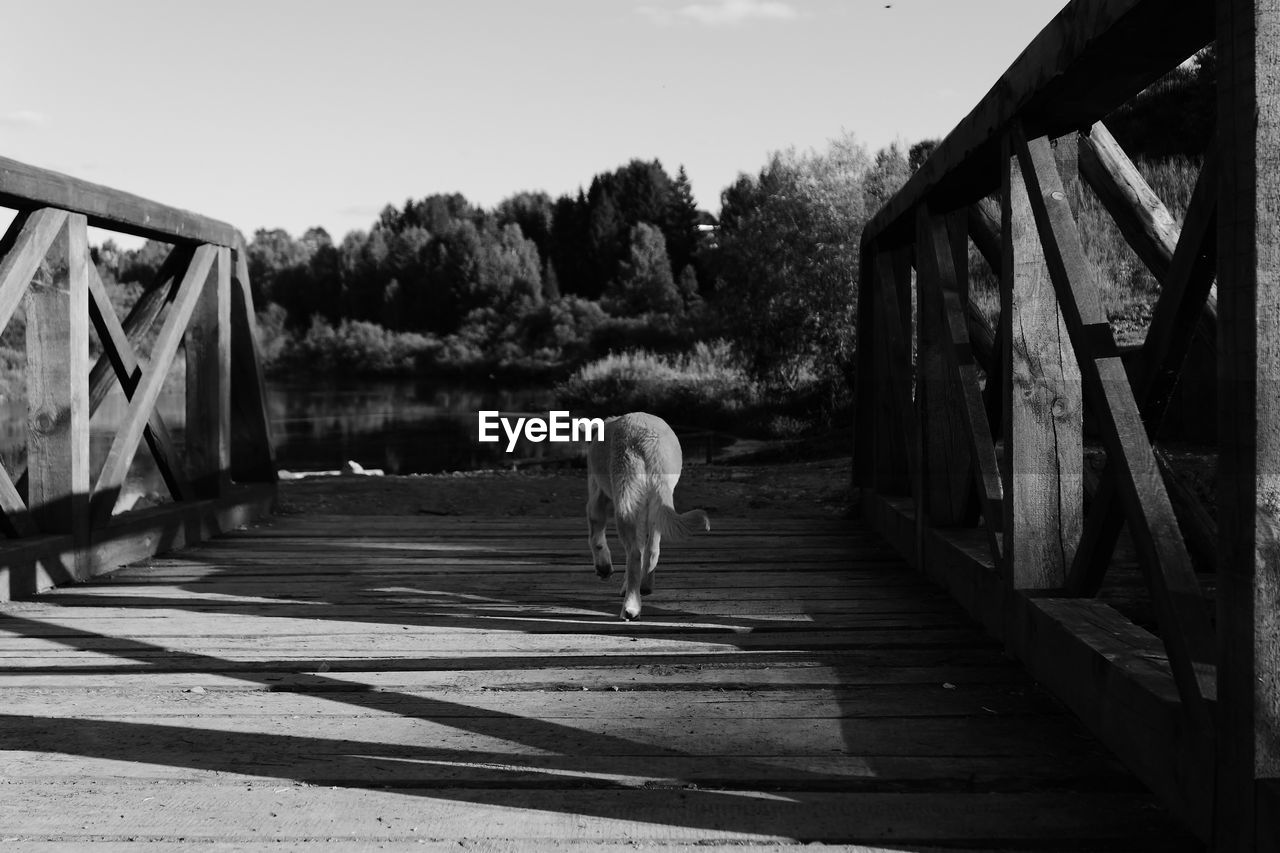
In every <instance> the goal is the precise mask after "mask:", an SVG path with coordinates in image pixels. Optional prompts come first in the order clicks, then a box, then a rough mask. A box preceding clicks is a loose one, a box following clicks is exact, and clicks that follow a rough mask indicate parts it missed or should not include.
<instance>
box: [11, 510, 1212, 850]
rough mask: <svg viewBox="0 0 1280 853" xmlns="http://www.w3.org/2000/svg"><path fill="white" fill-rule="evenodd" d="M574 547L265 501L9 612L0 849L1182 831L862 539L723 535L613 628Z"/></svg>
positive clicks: (1118, 841) (824, 525) (455, 521)
mask: <svg viewBox="0 0 1280 853" xmlns="http://www.w3.org/2000/svg"><path fill="white" fill-rule="evenodd" d="M585 538H586V537H585V524H584V522H583V521H582V520H581V519H565V520H546V519H509V518H503V519H498V518H429V519H424V518H415V517H396V518H378V517H372V518H356V519H350V518H341V517H318V516H301V517H292V518H279V519H275V520H274V521H273V522H271V523H270V524H268V525H264V526H261V527H258V528H254V529H250V530H245V531H241V532H238V533H236V534H234V535H232V536H229V537H226V538H224V539H221V540H218V541H214V542H211V543H207V544H205V545H203V546H201V547H199V548H197V549H194V550H191V551H187V552H184V553H182V554H180V555H174V556H169V557H165V558H156V559H153V560H150V561H148V562H147V563H146V564H144V565H138V566H134V567H131V568H128V569H124V570H121V571H119V572H117V573H116V574H115V575H113V576H111V577H108V578H104V579H101V580H99V581H98V582H95V583H91V584H85V585H81V586H77V587H73V588H67V589H63V590H59V591H56V592H53V593H49V594H47V595H45V596H42V597H41V598H40V599H39V600H38V601H36V602H26V603H10V604H5V605H3V609H2V610H0V708H3V714H0V732H3V740H4V746H5V749H6V751H5V752H3V753H2V754H0V756H2V761H0V772H2V776H3V782H4V787H3V795H4V799H5V804H6V809H5V810H4V812H3V816H0V837H3V838H4V839H5V840H7V841H10V842H16V841H27V842H30V843H31V845H32V846H33V847H46V848H47V849H59V850H67V849H73V848H74V847H75V846H77V845H79V844H81V843H84V842H89V841H99V842H101V841H115V842H117V843H118V844H120V845H121V846H125V847H128V848H129V849H135V848H137V847H139V846H141V845H143V844H144V843H145V842H155V843H156V844H157V845H162V844H163V845H172V844H173V843H175V842H180V841H184V840H185V841H187V842H196V841H199V842H202V843H208V842H223V843H226V844H229V845H236V849H249V848H248V847H246V845H248V846H249V847H252V845H262V846H263V847H264V848H265V847H266V846H268V845H271V844H279V843H280V842H285V843H287V844H289V845H292V846H293V847H294V848H303V849H306V848H309V847H312V846H315V847H320V846H330V845H331V846H333V847H334V849H350V848H351V847H353V846H356V845H365V844H368V845H374V844H377V843H385V844H387V845H390V846H396V845H398V844H414V847H415V849H421V848H420V847H418V846H417V844H416V843H415V842H417V843H426V844H428V845H430V844H436V843H438V844H439V845H440V846H441V847H444V846H451V845H454V844H456V843H457V842H458V841H459V840H469V841H471V842H475V843H477V844H481V845H499V846H505V847H507V848H509V849H537V848H539V847H547V848H556V849H560V848H562V847H563V846H566V845H569V844H574V845H578V844H583V845H592V846H593V847H598V848H599V849H611V848H614V847H617V848H621V847H624V846H628V845H634V844H638V845H640V846H647V845H654V844H672V845H684V844H695V843H702V844H713V845H714V844H723V845H726V846H729V845H733V849H735V850H736V849H743V848H741V847H739V846H736V845H741V844H744V843H758V844H765V845H787V844H792V843H797V842H823V843H830V844H867V845H877V846H883V847H888V848H892V849H901V850H920V849H934V848H942V849H947V848H952V847H956V848H965V849H972V848H999V849H1008V848H1010V847H1013V848H1019V849H1037V850H1041V849H1049V850H1059V849H1071V850H1079V849H1088V850H1110V849H1123V850H1160V851H1165V850H1173V849H1197V848H1196V845H1195V843H1194V842H1193V841H1192V840H1191V838H1190V837H1189V836H1187V835H1185V834H1184V833H1182V832H1181V830H1179V829H1178V828H1177V827H1176V824H1175V823H1174V822H1173V821H1172V820H1171V819H1170V818H1169V817H1168V816H1167V815H1166V814H1165V813H1164V812H1162V811H1161V810H1160V809H1159V808H1158V806H1157V805H1156V804H1155V801H1154V800H1153V798H1152V797H1151V796H1149V795H1148V794H1147V793H1146V792H1145V791H1144V790H1143V789H1142V788H1141V787H1140V786H1139V785H1138V784H1137V783H1136V782H1135V781H1134V780H1133V779H1132V777H1130V776H1129V775H1128V774H1127V773H1126V772H1125V771H1124V769H1123V768H1122V767H1120V766H1119V765H1118V764H1117V763H1116V762H1115V761H1114V760H1113V759H1112V758H1110V757H1109V756H1108V755H1107V754H1106V753H1105V752H1104V751H1103V750H1102V749H1101V748H1100V747H1099V746H1098V745H1097V744H1096V743H1095V742H1094V741H1093V740H1092V739H1091V738H1090V737H1089V736H1088V735H1087V734H1086V733H1085V732H1084V731H1083V729H1082V728H1081V727H1080V726H1078V725H1077V724H1076V722H1075V721H1074V719H1073V718H1071V717H1070V716H1068V715H1067V714H1065V713H1064V712H1063V711H1062V710H1061V709H1060V708H1059V707H1058V706H1057V705H1056V704H1055V703H1054V702H1053V701H1052V700H1051V699H1050V698H1048V697H1047V696H1046V695H1045V694H1044V693H1042V692H1041V691H1040V690H1038V689H1037V688H1036V687H1035V686H1034V685H1033V684H1032V683H1031V682H1030V681H1029V680H1028V679H1027V678H1026V677H1025V676H1024V675H1023V674H1022V673H1021V671H1020V670H1019V669H1018V668H1017V667H1016V666H1015V665H1014V664H1012V663H1010V662H1008V661H1007V660H1005V659H1004V658H1003V656H1002V654H1001V650H1000V649H999V648H998V647H996V646H995V645H994V644H993V643H992V642H991V641H989V640H988V639H987V638H986V637H985V636H984V635H983V634H982V632H981V631H980V630H979V629H978V628H977V627H975V626H974V625H972V624H971V623H969V622H968V620H967V619H966V617H965V616H964V615H963V613H962V612H961V610H960V609H959V607H958V606H957V605H955V604H953V603H952V602H951V601H950V600H949V599H948V598H946V597H945V595H944V594H943V593H942V592H941V591H939V590H936V589H935V588H933V587H932V586H930V585H929V584H928V583H927V582H926V581H925V580H923V579H922V578H920V577H919V576H917V575H915V574H914V573H912V572H911V571H910V570H909V569H907V568H906V566H905V565H904V564H903V563H902V562H901V561H899V560H898V559H897V558H896V556H894V554H893V553H892V552H891V550H890V549H889V548H888V547H887V546H885V545H884V544H883V543H882V542H881V541H880V540H879V539H878V538H877V537H876V536H874V535H873V534H871V533H868V532H866V531H865V530H863V529H862V528H860V527H857V526H854V525H852V524H851V523H849V522H833V521H830V520H813V521H806V520H797V519H789V520H774V521H758V520H754V521H750V522H747V521H741V520H739V521H732V520H730V521H720V522H719V523H717V525H716V529H715V530H714V532H713V533H712V534H711V535H709V536H704V537H700V538H698V539H696V540H693V541H690V542H686V543H675V544H672V545H670V546H669V547H667V548H665V549H664V551H663V557H662V564H661V565H660V567H659V571H658V584H657V589H656V591H655V592H654V594H653V595H652V596H650V597H649V599H648V600H647V602H646V609H645V613H644V616H643V618H642V621H640V622H638V623H631V624H626V623H622V622H620V621H619V620H618V618H617V611H618V608H619V604H620V596H619V595H618V591H617V589H618V588H617V575H615V578H614V580H612V581H610V582H607V583H601V582H600V581H597V580H596V579H595V576H594V573H593V572H592V570H591V568H590V566H589V560H588V556H587V550H586V543H585ZM619 550H620V549H619ZM275 849H278V848H275ZM699 849H704V848H699Z"/></svg>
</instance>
